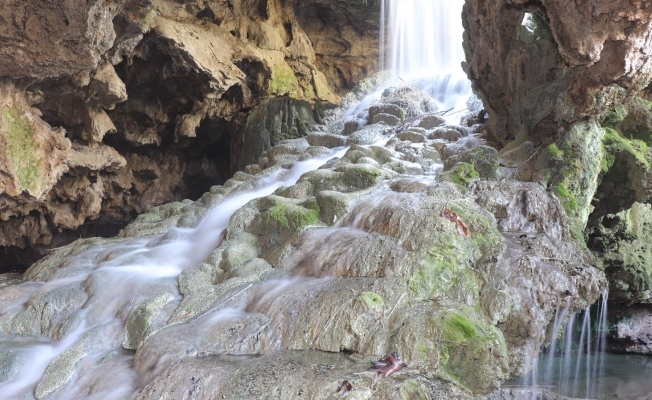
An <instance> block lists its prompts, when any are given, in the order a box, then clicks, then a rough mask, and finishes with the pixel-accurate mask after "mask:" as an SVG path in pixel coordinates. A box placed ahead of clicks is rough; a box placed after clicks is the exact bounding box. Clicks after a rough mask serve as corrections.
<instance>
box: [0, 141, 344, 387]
mask: <svg viewBox="0 0 652 400" xmlns="http://www.w3.org/2000/svg"><path fill="white" fill-rule="evenodd" d="M347 149H348V148H339V149H336V150H334V151H333V152H332V153H330V154H327V155H325V156H321V157H316V158H312V159H308V160H305V161H300V162H297V163H295V164H294V165H293V166H292V168H290V169H283V168H279V169H276V170H275V171H273V172H271V173H270V174H267V176H264V177H261V178H259V179H258V180H256V181H254V183H253V188H252V189H251V190H248V191H244V192H242V193H240V194H236V195H234V196H232V197H229V198H227V199H225V200H224V201H223V202H222V203H220V204H218V205H216V206H215V207H214V208H212V209H210V210H209V211H208V212H207V213H206V215H205V216H204V218H203V219H202V220H201V221H200V222H199V223H198V224H197V225H196V226H195V227H193V228H171V229H170V230H169V231H168V232H167V233H164V234H160V235H151V236H145V237H141V238H136V239H130V240H128V241H124V240H122V241H121V240H118V241H116V242H112V243H111V242H109V243H106V244H98V245H95V246H93V247H91V248H89V249H88V250H86V251H84V252H82V253H81V254H79V255H78V256H75V257H70V259H69V260H68V261H67V263H66V266H65V268H61V269H59V270H58V271H57V272H56V273H55V274H54V275H53V276H52V278H50V279H49V280H48V281H47V282H24V283H21V284H19V285H16V286H15V287H14V289H19V290H21V292H23V293H24V295H23V296H22V297H18V298H16V299H12V298H10V299H9V300H7V299H6V298H0V305H2V307H0V316H3V314H8V315H11V314H12V313H18V312H20V311H23V310H25V309H27V308H28V307H29V302H28V300H27V299H29V298H34V297H37V296H39V295H45V294H47V293H49V292H54V291H57V290H59V291H61V290H65V291H66V293H69V294H68V296H74V295H75V293H83V292H84V291H83V290H81V289H80V287H82V286H83V287H85V288H86V290H87V291H88V292H89V294H88V301H87V303H86V304H82V303H80V304H79V308H80V309H79V310H71V312H70V315H64V316H63V317H62V321H59V322H58V323H57V324H55V325H56V326H53V327H50V328H49V329H48V331H47V332H45V334H43V336H39V337H30V336H22V335H9V334H4V333H1V332H0V361H2V360H3V358H2V357H5V358H4V359H6V357H8V355H9V356H11V357H17V358H18V359H20V362H18V363H16V369H14V370H10V371H9V372H5V375H6V376H3V377H2V378H4V380H3V381H0V393H2V395H1V396H0V397H2V398H3V399H5V398H13V399H16V398H29V396H31V394H32V393H35V394H36V397H37V398H42V397H45V396H49V395H50V394H51V393H52V392H53V391H57V390H58V391H59V392H57V393H58V394H56V395H55V396H58V397H55V398H66V399H68V398H79V396H77V394H76V392H75V390H80V389H79V388H80V387H82V386H83V385H82V384H80V382H81V381H83V380H84V379H90V378H88V377H85V376H84V374H83V373H80V372H79V371H82V370H83V369H84V367H85V366H86V365H89V364H90V365H93V364H94V363H97V364H99V363H101V362H102V360H103V359H102V358H101V356H103V355H105V354H107V353H108V354H109V356H107V357H109V358H111V363H112V364H113V365H114V367H113V370H117V371H122V372H121V373H120V374H117V373H116V375H115V376H114V377H111V378H107V379H106V380H105V381H106V383H104V386H106V387H107V389H106V392H102V393H101V394H100V395H98V396H99V397H97V398H102V399H116V400H118V399H124V398H128V397H129V394H130V393H133V392H134V390H135V386H136V385H135V384H134V382H133V380H134V372H133V356H131V355H124V354H122V353H123V350H122V349H121V347H122V346H123V342H122V340H123V338H122V331H123V327H124V326H125V324H126V323H128V316H129V315H130V314H131V312H132V311H133V310H134V306H135V305H137V304H139V303H141V302H143V301H145V300H147V299H148V297H151V296H152V294H153V293H156V292H157V291H160V287H163V286H172V287H175V288H176V286H177V277H178V276H179V274H181V273H182V272H183V270H185V269H186V268H188V267H191V266H193V265H196V264H198V263H201V262H202V261H204V260H205V259H206V258H207V256H208V255H209V253H210V252H211V251H212V250H213V249H215V248H216V247H217V246H218V245H219V243H220V242H221V241H222V240H223V239H224V235H223V233H224V231H225V229H226V227H227V225H228V223H229V220H230V219H231V216H232V215H233V214H234V213H235V212H236V211H237V210H238V209H240V208H241V207H242V206H243V205H245V204H246V203H248V202H249V201H251V200H253V199H256V198H260V197H264V196H268V195H270V194H272V193H273V192H274V191H275V190H276V189H278V188H280V187H282V186H291V185H293V184H294V183H296V182H297V180H298V179H299V178H300V177H301V176H302V175H303V174H304V173H306V172H308V171H311V170H315V169H318V168H319V167H321V166H322V165H324V164H325V163H326V162H327V161H328V160H330V159H332V158H340V157H342V156H343V155H344V153H345V152H346V150H347ZM94 287H101V290H97V289H93V288H94ZM180 297H181V296H180V294H179V293H178V292H177V298H171V296H170V297H168V298H165V299H164V301H167V302H169V303H170V305H174V306H177V305H178V304H179V302H180ZM159 298H161V297H160V296H159ZM3 300H4V301H3ZM73 311H74V312H73ZM220 315H223V314H220ZM92 337H101V338H102V340H101V342H102V343H96V342H95V343H94V342H93V341H92V340H91V338H92ZM125 341H126V339H125ZM98 354H99V356H98ZM75 356H76V357H79V360H78V363H79V367H78V371H57V370H58V369H60V364H58V362H59V361H60V360H63V359H65V358H67V357H75ZM59 374H62V375H65V374H68V375H66V376H65V378H60V377H59ZM57 379H60V380H61V381H62V382H66V381H67V380H68V379H69V380H70V382H69V383H67V386H66V387H62V386H63V384H62V383H57V382H56V380H57Z"/></svg>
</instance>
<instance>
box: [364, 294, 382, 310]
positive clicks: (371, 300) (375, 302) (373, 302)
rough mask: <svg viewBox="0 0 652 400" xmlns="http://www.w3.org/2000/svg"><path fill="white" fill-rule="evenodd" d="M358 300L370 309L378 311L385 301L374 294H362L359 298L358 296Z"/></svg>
mask: <svg viewBox="0 0 652 400" xmlns="http://www.w3.org/2000/svg"><path fill="white" fill-rule="evenodd" d="M358 299H359V300H360V301H362V302H363V303H365V304H366V305H368V306H369V307H371V308H375V309H379V308H382V307H383V306H384V305H385V301H384V300H383V298H382V297H381V296H380V295H379V294H377V293H374V292H364V293H362V294H361V295H360V296H358Z"/></svg>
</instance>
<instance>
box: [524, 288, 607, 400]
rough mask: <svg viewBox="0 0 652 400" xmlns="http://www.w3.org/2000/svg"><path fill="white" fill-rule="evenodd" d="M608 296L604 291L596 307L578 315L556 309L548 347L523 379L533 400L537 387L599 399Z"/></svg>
mask: <svg viewBox="0 0 652 400" xmlns="http://www.w3.org/2000/svg"><path fill="white" fill-rule="evenodd" d="M608 294H609V292H608V291H607V290H605V291H604V292H603V293H602V300H601V301H600V303H599V304H597V306H596V307H593V308H591V307H587V308H586V309H585V310H584V311H583V312H581V313H574V314H570V315H569V306H568V305H567V306H566V307H565V308H564V309H563V310H562V311H559V310H557V312H556V313H555V319H554V322H553V325H552V334H551V338H550V345H549V346H548V348H547V349H546V350H545V351H544V353H543V354H542V355H541V356H540V357H539V359H538V360H537V361H535V365H534V367H533V369H532V371H531V372H530V374H528V376H526V377H525V378H523V383H524V384H525V386H528V387H529V388H530V389H529V390H530V398H531V399H532V400H536V399H538V398H540V397H539V395H540V393H539V391H538V389H539V388H544V389H548V390H551V391H553V392H556V393H558V394H561V395H563V396H568V397H572V398H586V399H595V398H601V397H602V396H601V392H602V391H603V388H602V387H601V385H600V383H601V381H602V378H603V377H604V376H605V353H606V335H607V300H608ZM569 304H570V303H569ZM592 316H593V318H592Z"/></svg>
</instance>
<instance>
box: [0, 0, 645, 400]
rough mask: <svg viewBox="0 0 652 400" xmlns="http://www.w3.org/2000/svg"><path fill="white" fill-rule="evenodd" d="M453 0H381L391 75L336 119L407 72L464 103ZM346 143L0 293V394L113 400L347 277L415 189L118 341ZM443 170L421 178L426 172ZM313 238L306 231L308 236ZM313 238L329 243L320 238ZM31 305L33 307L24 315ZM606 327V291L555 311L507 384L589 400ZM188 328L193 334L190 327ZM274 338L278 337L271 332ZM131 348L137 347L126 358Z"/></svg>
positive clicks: (373, 201) (173, 306)
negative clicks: (363, 247) (168, 224)
mask: <svg viewBox="0 0 652 400" xmlns="http://www.w3.org/2000/svg"><path fill="white" fill-rule="evenodd" d="M462 5H463V2H461V1H445V0H442V1H430V0H427V1H419V0H401V1H395V0H391V1H390V0H384V1H383V4H382V10H383V13H382V18H383V21H382V24H381V25H382V33H381V43H382V45H381V63H382V65H384V66H385V67H386V68H389V69H391V70H392V71H393V72H392V74H391V79H390V80H389V81H388V83H387V85H386V86H385V87H384V88H381V90H379V91H378V92H376V93H374V94H373V95H370V96H368V97H367V98H366V99H364V100H363V101H362V102H361V103H360V104H358V105H354V106H353V107H352V108H351V109H350V110H348V111H347V112H346V113H344V118H345V119H351V118H359V117H360V115H361V114H362V115H364V112H365V111H366V110H367V109H368V108H369V106H370V105H371V104H373V102H374V101H376V100H377V99H378V98H380V95H381V93H382V91H383V90H384V89H385V88H387V87H389V86H392V85H396V84H397V82H399V81H407V80H412V79H416V80H415V81H414V83H413V86H414V87H415V88H418V89H419V90H421V91H423V92H425V93H426V94H428V95H429V96H431V97H432V98H433V99H434V100H435V101H436V103H437V105H438V107H439V109H440V110H448V109H454V110H463V109H465V108H466V107H467V104H466V103H467V100H468V98H469V96H470V95H471V86H470V83H469V81H468V80H467V78H466V76H465V75H464V73H463V71H462V69H461V65H460V64H461V62H462V61H463V59H464V56H463V51H462V45H461V41H462V31H463V29H462V24H461V9H462ZM386 48H387V50H388V51H387V52H385V49H386ZM465 132H466V131H465ZM386 141H387V139H384V141H383V142H381V143H376V145H380V146H382V145H383V144H384V143H385V142H386ZM478 143H479V142H478V139H477V138H475V137H474V136H472V135H468V132H467V133H466V135H464V137H463V138H461V139H460V140H459V142H458V143H457V144H454V145H450V146H448V147H447V149H448V150H447V151H458V152H459V151H461V150H462V149H466V148H467V146H471V145H473V146H474V145H477V144H478ZM414 146H415V148H417V147H418V146H419V144H415V145H414ZM421 146H422V147H423V144H421ZM346 151H347V148H339V149H335V150H333V151H332V153H330V154H328V155H325V156H321V157H316V158H313V159H310V160H306V161H300V162H297V163H295V164H294V165H293V166H292V167H291V168H289V169H284V168H276V169H271V170H270V171H268V172H267V173H266V174H264V175H263V177H260V178H258V179H256V180H255V181H254V182H253V187H252V188H251V189H250V190H246V191H242V192H240V193H239V194H235V195H233V196H231V197H227V198H226V199H224V200H223V201H222V202H221V203H220V204H218V205H217V206H215V207H213V208H212V209H210V210H209V211H208V212H207V213H206V214H205V215H204V216H203V218H202V219H201V220H200V221H199V222H198V224H197V225H196V226H194V227H192V228H177V227H175V228H172V229H170V230H169V231H168V232H166V233H164V234H160V235H150V236H146V237H142V238H138V239H129V240H114V241H110V242H109V243H107V244H100V245H94V246H91V247H89V248H88V249H86V250H85V251H83V252H81V253H79V254H75V255H72V256H70V257H69V258H68V259H67V261H66V263H65V266H64V267H63V268H60V269H58V270H57V271H56V272H55V273H54V274H53V275H52V276H50V277H48V278H47V279H45V281H44V282H29V281H28V282H22V283H20V284H16V285H13V286H9V287H6V288H3V289H0V332H1V331H4V332H6V331H11V332H13V333H15V334H2V336H0V364H1V363H2V362H5V363H9V364H11V365H13V368H11V369H9V372H8V373H7V374H6V375H5V376H0V382H1V383H0V397H1V398H3V399H4V398H6V399H31V398H33V397H34V395H35V396H36V397H37V398H45V397H48V396H49V397H48V398H54V399H71V398H88V399H124V398H129V397H130V396H132V395H133V394H134V393H135V392H137V391H138V390H139V389H140V388H142V387H143V386H144V385H146V384H147V383H148V382H149V381H151V380H152V379H153V377H155V376H157V375H158V374H160V373H161V371H164V370H165V369H166V368H168V367H170V366H171V365H172V364H173V363H174V362H175V361H176V360H179V359H181V358H183V357H184V356H186V355H188V354H191V353H192V351H194V350H193V349H197V348H204V349H206V348H210V349H212V351H213V352H214V353H213V355H214V354H225V353H226V354H231V353H238V351H239V350H240V349H239V348H234V347H230V348H221V347H220V345H221V343H219V341H218V340H216V339H215V337H212V336H211V332H212V330H214V331H218V330H219V329H218V328H216V327H219V326H221V325H224V326H226V324H228V323H230V322H232V321H234V320H238V321H245V322H243V324H245V325H246V324H250V325H251V329H250V331H247V335H246V336H245V339H246V338H248V337H252V335H257V334H258V333H260V332H261V330H262V329H263V328H264V327H265V326H266V322H264V321H262V319H263V317H264V316H265V315H271V314H273V313H274V312H278V311H275V310H273V307H274V304H275V300H276V299H278V298H280V297H281V296H283V294H284V293H288V292H291V291H293V292H298V293H301V294H304V295H305V299H308V298H309V297H310V296H311V294H312V293H314V292H315V291H316V290H315V288H317V287H319V286H320V285H324V282H327V281H328V280H329V279H331V280H332V279H333V277H337V276H340V275H345V274H346V273H347V271H344V268H348V265H346V263H345V262H343V261H342V260H347V259H350V258H352V257H353V256H352V255H351V254H352V253H356V252H358V251H359V249H357V248H352V247H347V244H348V243H351V242H354V241H355V238H356V237H359V236H362V235H366V233H365V231H364V230H362V229H363V228H364V227H365V226H366V224H371V223H370V222H369V221H368V220H367V219H368V218H372V217H370V215H372V213H371V212H370V211H369V210H372V209H375V208H380V207H390V206H395V205H396V204H402V205H403V206H406V205H409V204H410V202H411V201H412V200H413V199H414V198H416V196H417V195H414V194H411V193H400V194H398V193H395V192H392V191H391V190H388V189H387V188H386V187H383V186H382V185H381V187H380V188H379V189H377V190H376V191H375V192H374V193H373V194H370V195H369V196H368V197H367V198H366V199H364V200H362V201H360V202H359V203H358V204H357V205H356V208H355V210H354V212H353V213H351V214H350V215H349V216H348V217H346V219H345V220H344V221H343V222H342V224H341V225H340V226H339V227H337V228H321V229H320V230H319V231H317V230H314V231H313V232H308V233H306V234H305V238H307V239H305V241H306V243H308V244H306V245H305V246H304V248H302V249H300V250H302V251H304V252H308V253H310V254H312V255H313V257H312V258H311V262H310V263H306V262H304V260H303V259H299V258H298V257H297V258H296V259H293V258H292V257H289V258H288V263H289V265H288V266H286V267H287V270H286V271H281V272H280V273H279V274H277V275H276V276H275V278H274V279H268V280H264V281H260V282H256V283H250V284H244V285H242V286H240V287H235V288H234V289H233V291H232V292H229V294H228V295H225V296H224V299H223V300H220V301H219V302H218V303H216V304H214V306H213V307H212V308H211V309H209V310H208V311H206V312H204V313H203V314H201V315H198V316H193V317H194V318H189V319H188V321H179V322H178V323H176V322H175V323H172V324H171V325H170V326H166V323H165V322H162V323H161V325H160V326H157V325H154V326H153V327H152V328H151V329H152V331H156V330H158V329H160V328H163V327H165V329H164V331H160V332H162V333H161V334H157V333H152V332H149V333H152V335H151V336H149V338H148V340H147V341H146V342H145V343H141V342H140V341H141V340H144V339H143V338H138V337H136V338H130V337H125V335H124V332H125V329H124V328H125V325H126V324H129V323H130V321H131V320H132V316H133V315H134V313H138V312H145V311H147V307H150V306H151V307H152V308H160V309H161V310H162V311H161V312H162V313H163V314H164V317H165V318H160V320H161V321H166V322H167V321H169V320H170V318H172V316H173V314H174V313H175V310H177V309H178V307H179V305H180V304H181V302H182V300H183V296H182V295H181V292H180V290H179V275H180V274H182V273H183V271H184V270H186V269H188V268H190V267H193V266H196V265H198V264H201V263H202V262H204V261H205V260H206V259H207V257H209V255H210V254H211V252H212V251H213V250H214V249H215V248H216V247H217V246H218V245H219V244H220V243H221V242H222V241H224V240H225V230H226V228H227V225H228V224H229V221H230V219H231V218H232V216H233V215H234V214H235V213H236V212H237V211H238V210H240V209H241V207H243V206H244V205H246V204H247V203H249V202H251V201H253V200H255V199H258V198H262V197H265V196H268V195H271V194H273V193H274V192H275V191H276V190H277V189H279V188H281V187H288V186H292V185H294V184H295V183H296V182H297V180H299V178H300V177H301V176H302V175H303V174H305V173H307V172H309V171H313V170H316V169H318V168H320V167H322V166H323V165H324V164H326V163H328V162H329V160H332V159H336V158H340V157H342V156H343V155H344V154H345V153H346ZM440 167H441V166H438V168H433V169H432V170H431V171H426V172H427V173H437V172H438V171H439V169H440ZM411 179H412V180H413V182H411V183H412V184H415V185H417V184H419V183H420V182H421V181H423V182H432V176H423V175H421V176H416V177H412V178H411ZM311 235H313V236H315V237H312V240H309V239H311ZM317 235H318V236H319V237H316V236H317ZM324 242H329V243H331V246H323V243H324ZM293 262H295V263H296V265H294V264H292V263H293ZM288 271H289V272H288ZM60 299H64V300H60ZM306 301H307V300H306ZM399 301H400V298H399ZM33 304H41V305H42V306H41V308H38V309H35V308H34V307H33ZM36 313H42V314H44V315H53V316H54V317H53V318H52V322H51V324H49V325H48V326H37V327H35V326H27V325H26V324H25V325H21V323H22V322H21V321H30V320H32V319H33V316H34V314H36ZM22 316H25V317H24V318H23V317H22ZM43 319H44V320H47V318H43ZM4 321H12V322H11V324H12V325H11V326H2V323H4ZM182 322H183V323H182ZM605 324H606V295H605V296H604V301H603V303H602V306H601V308H599V310H598V311H597V314H596V312H595V311H593V312H592V311H591V310H589V309H587V310H586V311H585V312H584V314H583V315H581V316H577V315H570V316H569V315H568V309H566V310H561V311H559V313H558V315H557V316H556V317H555V321H554V326H553V330H552V331H553V333H552V336H551V338H552V339H551V344H550V346H549V349H550V351H549V352H548V353H546V354H544V355H542V356H541V357H540V358H539V361H538V364H537V366H536V368H535V373H534V374H532V375H531V376H529V377H526V378H524V380H521V381H515V382H513V383H511V384H513V385H527V386H529V387H531V388H541V387H546V388H547V387H552V386H554V387H555V388H557V389H558V391H559V392H560V393H562V394H565V395H568V396H574V397H577V396H585V397H587V398H592V397H593V396H597V397H599V394H600V393H601V392H603V391H604V390H606V389H604V387H603V386H601V384H599V382H600V381H601V377H603V376H606V375H608V374H609V373H610V372H611V367H612V365H613V364H612V363H611V361H610V356H609V355H606V354H605V353H604V348H605V339H604V333H605ZM274 329H294V327H283V328H277V327H275V328H274ZM198 332H202V335H199V334H197V335H196V334H195V333H198ZM561 332H564V333H565V335H564V336H562V335H561ZM272 333H273V332H272ZM569 333H571V334H569ZM575 333H577V334H575ZM278 336H279V337H278V340H279V341H280V340H282V335H278ZM245 339H243V341H242V342H244V341H245ZM242 342H241V343H242ZM274 345H275V346H277V347H276V348H282V347H283V346H281V345H280V344H279V343H274ZM135 348H138V349H139V350H138V353H136V354H135V353H134V351H133V349H135ZM129 349H131V350H129ZM189 352H190V353H189ZM192 354H194V353H192ZM70 360H74V362H73V363H72V365H74V368H70V367H69V366H70V365H71V363H70ZM614 363H615V362H614ZM646 368H648V367H646ZM89 388H92V390H90V389H89ZM533 390H534V389H533Z"/></svg>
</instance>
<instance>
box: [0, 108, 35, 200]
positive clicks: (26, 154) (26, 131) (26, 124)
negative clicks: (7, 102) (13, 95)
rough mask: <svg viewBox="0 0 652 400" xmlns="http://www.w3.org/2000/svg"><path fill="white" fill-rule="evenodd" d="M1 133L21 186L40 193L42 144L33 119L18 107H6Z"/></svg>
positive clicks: (6, 152) (3, 111)
mask: <svg viewBox="0 0 652 400" xmlns="http://www.w3.org/2000/svg"><path fill="white" fill-rule="evenodd" d="M0 133H2V135H3V136H4V138H5V140H6V143H7V146H6V148H5V149H4V152H5V154H6V155H7V157H8V158H9V160H10V161H11V163H12V165H13V166H14V169H15V171H16V177H17V178H18V183H19V184H20V187H21V188H22V189H27V190H29V191H30V192H32V193H40V192H41V189H42V187H43V177H42V175H41V168H42V165H41V163H42V161H41V158H40V157H39V155H38V153H39V150H40V149H41V146H40V145H39V143H38V142H36V140H35V139H34V127H33V126H32V123H31V121H30V120H29V118H27V116H25V115H24V113H23V112H22V111H21V110H20V109H19V108H18V107H13V108H9V107H5V108H4V109H3V110H2V126H1V127H0Z"/></svg>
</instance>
